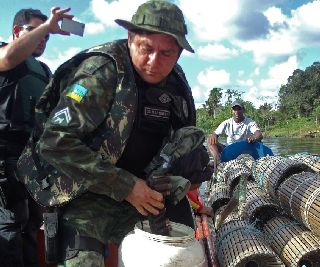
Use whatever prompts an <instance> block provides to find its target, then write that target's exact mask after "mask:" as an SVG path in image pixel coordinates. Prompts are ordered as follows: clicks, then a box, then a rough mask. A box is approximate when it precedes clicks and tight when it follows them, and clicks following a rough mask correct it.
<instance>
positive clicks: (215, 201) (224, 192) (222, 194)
mask: <svg viewBox="0 0 320 267" xmlns="http://www.w3.org/2000/svg"><path fill="white" fill-rule="evenodd" d="M229 199H230V197H229V188H228V185H227V184H226V183H224V182H218V183H215V184H214V185H213V186H212V188H211V192H210V199H209V205H211V207H212V209H213V210H214V211H216V210H217V209H219V208H220V207H221V206H223V205H225V204H227V203H228V201H229Z"/></svg>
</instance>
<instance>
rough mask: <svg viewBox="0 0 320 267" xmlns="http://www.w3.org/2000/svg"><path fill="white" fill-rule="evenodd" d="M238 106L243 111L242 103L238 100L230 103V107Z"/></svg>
mask: <svg viewBox="0 0 320 267" xmlns="http://www.w3.org/2000/svg"><path fill="white" fill-rule="evenodd" d="M235 106H239V107H240V108H242V109H244V106H243V103H242V102H241V101H240V100H236V101H234V102H233V103H232V105H231V107H232V108H233V107H235Z"/></svg>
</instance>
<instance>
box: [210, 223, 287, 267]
mask: <svg viewBox="0 0 320 267" xmlns="http://www.w3.org/2000/svg"><path fill="white" fill-rule="evenodd" d="M216 250H217V257H218V260H219V264H220V266H228V267H240V266H241V267H244V266H246V267H249V266H257V267H262V266H263V267H271V266H273V267H276V266H285V265H284V264H283V262H282V261H281V259H280V258H279V257H278V256H277V255H276V254H275V252H274V251H273V250H272V249H271V247H270V246H269V245H268V244H267V243H266V242H265V241H264V236H263V233H262V232H260V231H258V230H257V229H256V228H254V227H253V226H252V225H249V224H247V223H246V222H245V221H242V220H233V221H229V222H227V223H225V224H223V225H222V226H221V228H220V229H219V231H218V233H217V239H216Z"/></svg>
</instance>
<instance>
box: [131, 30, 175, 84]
mask: <svg viewBox="0 0 320 267" xmlns="http://www.w3.org/2000/svg"><path fill="white" fill-rule="evenodd" d="M128 46H129V50H130V55H131V59H132V63H133V66H134V68H135V70H136V71H137V72H138V74H139V75H140V77H141V78H142V79H143V80H144V81H146V82H148V83H151V84H155V83H158V82H160V81H162V80H163V79H164V78H165V77H167V76H168V74H169V73H170V72H171V70H172V69H173V67H174V65H175V64H176V62H177V60H178V58H179V55H180V51H181V49H180V47H179V46H178V44H177V42H176V40H175V39H174V38H173V37H172V36H169V35H167V34H162V33H154V34H134V35H132V36H131V33H130V32H129V35H128Z"/></svg>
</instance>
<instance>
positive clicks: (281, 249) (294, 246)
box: [263, 216, 320, 267]
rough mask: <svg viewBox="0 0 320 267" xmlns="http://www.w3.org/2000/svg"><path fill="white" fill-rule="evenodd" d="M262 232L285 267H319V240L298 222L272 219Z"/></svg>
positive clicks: (282, 218)
mask: <svg viewBox="0 0 320 267" xmlns="http://www.w3.org/2000/svg"><path fill="white" fill-rule="evenodd" d="M263 231H264V233H265V235H266V237H267V238H268V239H269V242H270V246H271V248H272V249H273V250H274V251H275V252H276V253H277V254H278V255H279V256H280V258H281V260H282V261H283V262H284V263H285V265H286V266H303V265H305V266H310V267H311V266H314V267H316V266H320V242H319V239H318V237H316V236H315V235H313V234H312V233H311V232H310V231H309V230H307V229H306V228H305V227H303V226H301V225H300V224H299V223H298V222H296V221H293V220H290V219H289V218H286V217H283V216H281V217H274V218H272V219H271V220H269V221H268V223H267V224H266V225H265V227H264V229H263Z"/></svg>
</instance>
